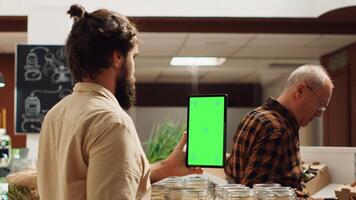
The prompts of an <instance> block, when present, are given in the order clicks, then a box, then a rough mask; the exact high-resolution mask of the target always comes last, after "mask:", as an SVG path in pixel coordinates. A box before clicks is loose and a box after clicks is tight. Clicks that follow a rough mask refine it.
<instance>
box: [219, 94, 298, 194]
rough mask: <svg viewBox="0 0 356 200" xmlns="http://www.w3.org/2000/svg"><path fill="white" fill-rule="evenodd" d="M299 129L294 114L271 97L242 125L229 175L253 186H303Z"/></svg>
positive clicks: (235, 137)
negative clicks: (260, 184)
mask: <svg viewBox="0 0 356 200" xmlns="http://www.w3.org/2000/svg"><path fill="white" fill-rule="evenodd" d="M298 131H299V125H298V123H297V121H296V119H295V118H294V117H293V116H292V114H291V113H290V112H289V111H288V110H287V109H286V108H284V107H283V106H282V105H281V104H280V103H279V102H278V101H276V100H274V99H272V98H268V99H267V101H266V102H265V104H263V105H262V106H261V107H259V108H257V109H255V110H253V111H251V112H250V113H248V114H247V115H246V116H245V117H244V118H243V120H242V122H241V123H240V125H239V126H238V129H237V132H236V134H235V136H234V138H233V149H232V154H231V156H230V157H229V158H228V159H227V165H226V167H225V172H226V174H227V175H228V176H230V177H231V178H233V179H234V180H235V182H236V183H241V184H244V185H247V186H250V187H252V185H253V184H257V183H268V182H273V183H280V184H281V185H282V186H290V187H294V188H298V189H302V187H301V177H302V169H301V164H300V152H299V136H298Z"/></svg>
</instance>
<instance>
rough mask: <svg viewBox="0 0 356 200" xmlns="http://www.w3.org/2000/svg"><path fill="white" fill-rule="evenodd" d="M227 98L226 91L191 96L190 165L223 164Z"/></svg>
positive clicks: (188, 147) (188, 162)
mask: <svg viewBox="0 0 356 200" xmlns="http://www.w3.org/2000/svg"><path fill="white" fill-rule="evenodd" d="M226 99H227V95H226V94H223V95H199V96H198V95H192V96H190V97H189V104H188V142H187V166H201V167H224V165H225V130H226Z"/></svg>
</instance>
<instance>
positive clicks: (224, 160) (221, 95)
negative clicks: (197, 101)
mask: <svg viewBox="0 0 356 200" xmlns="http://www.w3.org/2000/svg"><path fill="white" fill-rule="evenodd" d="M192 97H194V98H196V97H202V98H204V97H223V98H224V131H223V140H224V141H223V155H222V157H223V162H222V165H203V164H199V165H190V164H189V163H188V158H189V111H190V98H192ZM226 114H227V94H194V95H189V97H188V106H187V150H186V159H185V164H186V166H187V167H204V168H224V167H225V164H226Z"/></svg>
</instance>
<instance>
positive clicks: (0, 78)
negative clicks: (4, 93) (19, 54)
mask: <svg viewBox="0 0 356 200" xmlns="http://www.w3.org/2000/svg"><path fill="white" fill-rule="evenodd" d="M0 87H5V78H4V75H2V73H1V72H0Z"/></svg>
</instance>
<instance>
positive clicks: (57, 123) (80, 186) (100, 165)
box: [38, 82, 151, 200]
mask: <svg viewBox="0 0 356 200" xmlns="http://www.w3.org/2000/svg"><path fill="white" fill-rule="evenodd" d="M38 186H39V193H40V198H41V200H84V199H88V200H94V199H95V200H106V199H111V200H113V199H120V200H121V199H130V200H132V199H150V195H151V194H150V193H151V192H150V190H151V189H150V188H151V186H150V165H149V163H148V161H147V158H146V156H145V154H144V151H143V149H142V147H141V143H140V140H139V138H138V135H137V133H136V129H135V127H134V124H133V122H132V119H131V118H130V116H129V115H128V114H127V113H126V112H125V111H124V110H123V109H122V108H121V107H120V105H119V103H118V101H117V100H116V98H115V97H114V95H113V94H112V93H111V92H110V91H109V90H107V89H106V88H104V87H102V86H100V85H97V84H93V83H83V82H81V83H77V84H76V85H75V87H74V91H73V93H72V94H71V95H68V96H67V97H65V98H64V99H62V100H61V101H60V102H59V103H58V104H56V105H55V106H54V107H53V108H52V109H51V110H50V111H49V112H48V113H47V115H46V117H45V120H44V122H43V124H42V128H41V134H40V143H39V151H38Z"/></svg>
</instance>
